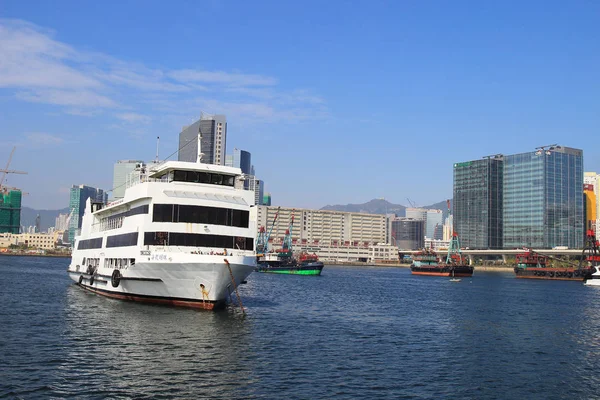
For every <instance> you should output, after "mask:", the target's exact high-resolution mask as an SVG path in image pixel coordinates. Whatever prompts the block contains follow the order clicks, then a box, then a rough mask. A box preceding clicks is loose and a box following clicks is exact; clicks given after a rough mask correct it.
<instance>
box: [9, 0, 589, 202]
mask: <svg viewBox="0 0 600 400" xmlns="http://www.w3.org/2000/svg"><path fill="white" fill-rule="evenodd" d="M363 4H364V6H365V7H360V6H356V7H347V6H345V5H343V3H340V2H328V3H327V4H321V3H316V2H308V3H305V4H293V3H289V4H272V3H269V4H267V3H255V4H244V3H241V2H237V3H233V2H232V3H220V2H219V3H206V4H202V5H197V4H181V3H178V4H175V5H172V6H169V7H168V8H167V7H159V6H158V5H152V4H148V5H147V6H146V7H144V8H143V9H140V8H139V7H137V6H136V5H135V4H133V3H132V4H123V5H119V9H118V12H117V9H116V8H115V7H116V5H110V4H109V5H106V6H105V7H103V8H102V9H94V10H93V12H92V10H91V9H90V7H91V5H86V4H79V3H77V2H69V1H65V2H61V3H60V4H45V3H41V4H38V5H37V6H36V7H35V8H32V7H28V6H27V4H23V3H21V2H17V1H6V2H3V17H4V19H1V20H0V48H2V49H3V60H2V61H0V103H1V105H2V109H3V111H4V112H3V113H2V115H0V128H1V129H0V142H1V143H2V144H3V146H2V151H0V163H5V162H6V161H7V159H8V156H9V152H10V149H12V146H13V145H16V146H17V150H16V152H15V155H14V158H13V161H12V164H11V169H15V170H23V171H27V172H28V175H21V176H17V175H9V176H8V182H7V184H8V185H9V186H15V187H18V188H20V189H22V190H23V191H24V192H28V193H29V195H28V196H24V197H23V206H28V207H33V208H36V209H60V208H63V207H64V205H65V204H68V199H69V188H70V187H71V186H72V185H79V184H85V185H89V186H93V187H101V188H105V189H106V190H109V189H110V188H111V185H112V178H113V177H112V175H113V165H114V163H115V162H116V161H117V160H121V159H140V160H142V159H143V160H152V159H154V157H155V153H156V137H157V136H160V138H161V142H160V149H159V150H160V155H161V158H163V157H166V156H167V155H170V154H172V153H174V152H175V151H176V150H177V146H178V134H179V132H180V131H181V127H182V126H184V125H189V124H191V123H193V121H195V120H197V119H198V118H199V116H200V113H201V112H206V113H209V114H224V115H226V116H227V123H228V133H227V136H228V142H229V147H228V148H227V149H226V150H225V152H227V153H231V151H232V149H233V147H237V148H240V149H245V150H247V151H249V152H251V153H252V160H253V164H254V165H255V166H256V168H257V170H258V171H259V172H260V178H261V179H264V181H265V182H266V186H265V188H264V189H265V191H268V192H269V193H272V194H273V198H274V200H275V204H280V205H286V206H291V207H304V208H320V207H323V206H325V205H327V204H346V203H362V202H365V201H368V200H369V199H370V198H373V197H385V198H386V199H390V200H392V201H393V202H394V203H398V202H403V201H404V199H405V198H406V197H407V196H410V197H411V199H412V200H413V201H414V202H415V203H416V204H418V205H428V204H433V203H435V202H438V201H441V200H443V199H446V198H451V197H452V165H453V164H454V163H455V162H460V161H461V160H474V159H478V158H482V157H484V156H486V155H487V154H492V153H503V154H511V153H515V152H520V151H531V150H533V149H535V147H537V146H541V145H545V144H548V143H562V144H564V145H566V146H570V147H574V148H580V149H583V150H584V153H585V154H587V155H588V156H587V157H585V158H584V170H585V171H600V160H599V159H597V158H596V157H593V155H594V154H595V149H596V148H598V147H599V146H600V138H599V137H598V135H597V134H596V133H597V127H598V123H599V122H600V121H599V118H600V117H599V116H598V115H597V112H596V110H597V108H598V96H597V93H598V92H599V90H598V89H599V87H598V86H599V85H600V83H599V82H597V80H596V79H595V74H596V72H595V71H597V70H598V66H600V55H598V53H597V52H595V51H593V49H594V48H595V46H596V43H597V42H598V38H599V36H600V28H599V27H598V26H597V24H596V18H595V16H596V15H597V14H598V11H600V5H597V4H594V3H586V4H584V3H578V4H562V3H558V2H555V3H543V4H542V3H528V4H524V5H520V6H519V7H514V5H511V4H508V3H507V4H504V3H503V4H485V5H481V4H480V5H473V4H472V3H469V2H455V3H452V4H405V3H375V4H372V3H366V2H365V3H363ZM367 5H369V7H366V6H367ZM317 6H318V7H319V13H315V12H314V10H315V9H316V7H317ZM365 10H367V11H365ZM207 11H210V12H215V13H219V14H223V15H227V16H228V18H227V19H226V20H221V19H215V20H210V19H207V20H203V24H202V26H195V25H193V24H188V25H181V24H174V23H173V21H176V20H177V19H178V18H179V16H180V15H188V16H194V15H196V16H198V15H202V14H204V13H206V12H207ZM133 13H135V14H136V15H138V16H139V18H137V19H136V21H133V22H132V21H131V20H130V19H129V18H125V16H127V15H131V14H133ZM90 15H93V16H94V17H93V18H90ZM332 15H335V16H336V17H335V18H332ZM264 18H267V19H268V20H269V21H274V22H273V23H272V24H264ZM107 20H110V21H111V24H109V26H107V25H106V24H105V23H104V21H107ZM156 26H160V27H163V29H156ZM357 26H360V27H361V29H356V27H357ZM274 30H276V31H277V32H278V33H279V34H278V35H273V31H274ZM475 33H476V34H475ZM198 38H202V39H198ZM192 39H193V40H192ZM290 44H291V45H290ZM196 47H197V48H198V49H199V50H198V51H196ZM210 53H213V54H217V55H218V56H217V57H211V58H208V57H205V55H206V54H210ZM358 55H360V57H357V56H358ZM300 60H301V61H302V62H300ZM224 154H225V153H224ZM308 156H310V158H311V162H307V158H306V157H308ZM312 160H317V161H318V162H312ZM290 182H293V184H290ZM307 187H308V188H311V191H310V193H311V195H310V196H307V195H306V193H307V191H306V188H307ZM357 188H358V190H357ZM431 188H436V189H435V190H432V189H431Z"/></svg>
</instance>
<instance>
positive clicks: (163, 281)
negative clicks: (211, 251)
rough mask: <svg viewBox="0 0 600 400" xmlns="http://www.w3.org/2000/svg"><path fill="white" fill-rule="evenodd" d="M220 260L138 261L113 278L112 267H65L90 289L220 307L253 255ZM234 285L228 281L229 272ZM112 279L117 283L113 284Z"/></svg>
mask: <svg viewBox="0 0 600 400" xmlns="http://www.w3.org/2000/svg"><path fill="white" fill-rule="evenodd" d="M228 259H230V260H229V261H230V264H229V266H230V267H231V273H230V272H229V268H228V267H227V264H225V263H224V262H216V260H214V262H211V261H206V262H193V263H191V262H187V263H186V262H179V263H177V262H169V263H160V262H155V263H143V262H141V263H138V264H136V265H135V266H132V267H130V268H128V269H122V270H120V271H119V272H120V275H121V278H120V279H119V282H114V281H113V279H112V274H113V272H114V271H115V270H114V269H108V268H98V270H97V271H96V273H94V275H89V274H87V273H85V272H83V271H77V269H76V268H71V267H69V271H68V272H69V276H70V278H71V279H72V280H73V281H74V282H76V283H77V284H78V285H79V286H80V287H82V288H83V289H86V290H88V291H90V292H93V293H96V294H99V295H103V296H106V297H111V298H115V299H121V300H130V301H138V302H145V303H153V304H165V305H172V306H179V307H188V308H198V309H206V310H216V309H219V308H222V307H223V306H224V305H225V304H226V303H227V300H228V299H229V298H230V296H231V295H233V293H234V291H235V289H234V287H237V285H239V284H240V283H241V282H243V281H244V280H245V279H246V278H247V277H248V275H250V274H251V273H252V272H253V271H254V268H255V264H254V263H253V260H254V258H253V257H228ZM232 275H233V281H234V282H235V285H234V284H233V282H232V277H231V276H232ZM114 283H117V285H116V286H115V285H114Z"/></svg>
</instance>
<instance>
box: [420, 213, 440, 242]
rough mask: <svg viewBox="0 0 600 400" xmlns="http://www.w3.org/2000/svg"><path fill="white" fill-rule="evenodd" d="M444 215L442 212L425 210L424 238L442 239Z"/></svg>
mask: <svg viewBox="0 0 600 400" xmlns="http://www.w3.org/2000/svg"><path fill="white" fill-rule="evenodd" d="M443 222H444V213H443V212H442V210H427V215H426V218H425V236H427V237H428V238H430V239H442V238H443V237H444V231H443V228H442V227H443Z"/></svg>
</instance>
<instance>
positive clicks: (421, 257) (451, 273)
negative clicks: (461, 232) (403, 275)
mask: <svg viewBox="0 0 600 400" xmlns="http://www.w3.org/2000/svg"><path fill="white" fill-rule="evenodd" d="M473 270H474V268H473V267H471V266H470V265H467V262H466V260H465V257H464V256H463V255H462V253H461V252H460V244H459V241H458V234H457V233H456V232H454V233H453V234H452V240H451V241H450V245H449V246H448V255H447V256H446V262H441V261H440V259H439V257H438V256H437V255H436V253H435V252H434V251H433V250H432V249H424V250H422V251H420V252H418V253H416V254H415V255H414V257H413V263H412V265H411V266H410V271H411V273H412V274H413V275H429V276H447V277H452V279H457V278H458V277H469V276H472V275H473Z"/></svg>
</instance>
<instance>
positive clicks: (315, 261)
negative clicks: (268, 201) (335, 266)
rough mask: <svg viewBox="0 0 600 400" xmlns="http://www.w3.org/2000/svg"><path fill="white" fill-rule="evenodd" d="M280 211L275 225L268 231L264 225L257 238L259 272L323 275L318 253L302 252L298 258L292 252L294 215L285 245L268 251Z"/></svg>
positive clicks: (287, 231)
mask: <svg viewBox="0 0 600 400" xmlns="http://www.w3.org/2000/svg"><path fill="white" fill-rule="evenodd" d="M278 211H279V209H278ZM278 214H279V212H277V213H275V218H274V219H273V225H272V226H271V229H270V230H269V232H268V233H267V231H266V229H265V228H264V227H261V228H260V231H259V233H258V239H257V246H256V249H257V260H256V263H257V265H258V267H257V268H256V271H257V272H266V273H271V274H288V275H321V271H322V270H323V263H322V262H321V261H319V257H317V255H316V254H308V253H306V252H302V253H300V254H299V255H298V258H296V257H294V254H293V252H292V229H293V227H294V215H293V214H292V220H291V222H290V226H289V228H288V229H287V230H286V231H285V237H284V238H283V246H282V248H281V249H280V250H276V251H268V247H269V237H270V236H271V232H272V231H273V226H274V225H275V221H276V220H277V216H278Z"/></svg>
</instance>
